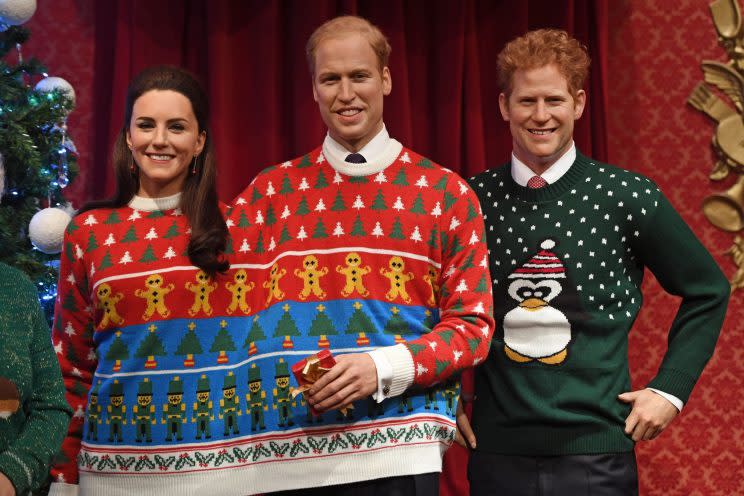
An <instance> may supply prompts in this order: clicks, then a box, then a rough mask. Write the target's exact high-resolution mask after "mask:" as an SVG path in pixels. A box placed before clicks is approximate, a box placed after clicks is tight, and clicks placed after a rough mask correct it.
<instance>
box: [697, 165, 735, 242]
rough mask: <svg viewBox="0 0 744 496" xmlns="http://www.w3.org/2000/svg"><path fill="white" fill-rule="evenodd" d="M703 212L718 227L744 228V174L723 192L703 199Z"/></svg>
mask: <svg viewBox="0 0 744 496" xmlns="http://www.w3.org/2000/svg"><path fill="white" fill-rule="evenodd" d="M703 213H704V214H705V217H706V218H707V219H708V221H709V222H710V223H711V224H713V225H714V226H716V227H717V228H718V229H723V230H724V231H728V232H737V231H741V230H742V229H744V175H740V176H739V179H738V180H737V181H736V182H735V183H734V185H733V186H731V187H730V188H729V189H727V190H726V191H724V192H723V193H714V194H712V195H710V196H708V197H707V198H706V199H705V200H703Z"/></svg>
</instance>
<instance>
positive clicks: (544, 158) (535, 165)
mask: <svg viewBox="0 0 744 496" xmlns="http://www.w3.org/2000/svg"><path fill="white" fill-rule="evenodd" d="M585 102H586V94H585V93H584V90H579V91H578V92H577V93H576V97H575V98H574V97H573V96H572V95H571V93H570V92H569V91H568V83H567V81H566V78H565V77H564V76H563V75H562V74H561V73H560V71H559V70H558V67H557V66H556V65H555V64H549V65H545V66H542V67H538V68H535V69H519V70H517V71H516V72H515V73H514V75H513V76H512V92H511V95H510V96H509V97H508V98H507V96H506V95H505V94H504V93H502V94H500V95H499V109H500V110H501V115H502V117H503V118H504V120H505V121H508V122H509V129H510V131H511V134H512V142H513V145H512V146H513V148H514V154H515V155H516V156H517V158H518V159H519V160H521V161H522V162H524V163H525V164H526V165H527V166H528V167H529V168H530V169H532V171H533V172H535V173H536V174H541V173H543V172H545V171H546V170H547V169H548V168H549V167H550V166H551V165H553V164H554V163H555V161H556V160H558V159H559V158H560V157H561V155H563V154H564V153H565V152H566V151H567V150H568V149H569V148H570V147H571V142H572V141H573V129H574V121H575V120H577V119H578V118H579V117H581V113H582V112H583V111H584V103H585Z"/></svg>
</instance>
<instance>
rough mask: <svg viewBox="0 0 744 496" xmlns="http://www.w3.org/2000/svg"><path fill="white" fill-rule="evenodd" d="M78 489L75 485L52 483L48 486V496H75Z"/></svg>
mask: <svg viewBox="0 0 744 496" xmlns="http://www.w3.org/2000/svg"><path fill="white" fill-rule="evenodd" d="M79 487H80V486H78V485H77V484H67V483H65V482H52V485H51V486H49V496H77V495H78V488H79Z"/></svg>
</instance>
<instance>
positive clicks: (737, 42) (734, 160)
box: [687, 0, 744, 291]
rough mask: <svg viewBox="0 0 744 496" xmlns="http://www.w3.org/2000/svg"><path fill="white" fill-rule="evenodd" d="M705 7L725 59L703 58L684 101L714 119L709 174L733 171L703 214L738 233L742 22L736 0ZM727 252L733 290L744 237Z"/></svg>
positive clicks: (742, 196) (743, 178) (742, 205)
mask: <svg viewBox="0 0 744 496" xmlns="http://www.w3.org/2000/svg"><path fill="white" fill-rule="evenodd" d="M710 12H711V15H712V17H713V24H714V25H715V28H716V32H717V33H718V42H719V44H720V45H721V46H722V47H723V49H724V50H726V54H728V56H729V61H728V62H727V63H725V64H724V63H721V62H718V61H715V60H703V61H702V63H701V64H700V67H701V69H702V70H703V79H704V81H705V82H702V83H699V84H698V85H697V86H696V87H695V88H694V89H693V90H692V93H691V94H690V96H689V97H688V98H687V103H689V104H690V105H691V106H692V107H694V108H695V109H697V110H699V111H701V112H703V113H704V114H705V115H707V116H708V117H710V118H711V119H713V120H714V121H715V122H716V124H717V126H716V130H715V133H714V134H713V139H712V141H711V146H712V148H713V151H714V152H715V155H716V163H715V164H714V165H713V169H712V170H711V172H710V174H709V177H710V178H711V179H712V180H714V181H720V180H722V179H725V178H726V177H727V176H728V175H729V174H730V173H731V172H733V173H735V174H736V175H737V178H736V181H735V182H734V185H733V186H731V187H730V188H729V189H728V190H726V191H723V192H718V193H714V194H712V195H710V196H708V197H707V198H705V200H704V201H703V206H702V208H703V214H705V218H706V219H708V221H709V222H710V223H711V224H713V225H714V226H716V227H717V228H719V229H722V230H724V231H728V232H738V231H740V230H742V229H744V26H743V25H742V18H741V10H740V9H739V4H738V2H737V0H715V1H714V2H713V3H711V4H710ZM711 87H714V88H716V89H717V90H718V91H719V92H720V95H719V94H717V93H714V92H713V91H711ZM726 253H727V254H729V255H731V256H732V258H733V259H734V263H735V264H736V266H737V268H738V269H737V271H736V273H735V274H734V276H733V279H732V280H731V290H732V291H733V290H735V289H737V288H742V287H744V242H742V238H741V237H740V236H736V237H735V238H734V245H733V246H732V247H731V249H729V250H728V251H727V252H726Z"/></svg>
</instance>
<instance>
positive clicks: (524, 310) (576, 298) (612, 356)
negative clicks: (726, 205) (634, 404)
mask: <svg viewBox="0 0 744 496" xmlns="http://www.w3.org/2000/svg"><path fill="white" fill-rule="evenodd" d="M470 183H471V185H472V187H473V189H474V190H475V192H476V194H477V195H478V197H479V199H480V201H481V206H482V208H483V213H484V218H485V220H486V232H487V239H488V247H489V252H490V269H491V277H492V279H493V295H494V314H495V315H494V316H495V317H496V322H497V327H496V333H495V334H494V338H493V342H492V345H491V353H490V355H489V358H488V360H487V361H486V362H485V363H484V364H483V366H482V367H479V368H478V369H477V370H476V389H475V394H476V398H477V399H476V403H475V404H474V408H473V412H474V415H473V424H474V428H475V433H476V436H477V438H478V449H481V450H484V451H489V452H494V453H502V454H514V455H533V456H540V455H567V454H591V453H613V452H624V451H630V450H632V449H633V442H632V440H631V439H630V438H628V437H627V436H626V435H625V434H624V432H623V427H624V422H625V418H626V417H627V415H628V413H629V411H630V407H629V406H628V405H626V404H624V403H621V402H620V401H619V400H618V399H617V395H618V394H620V393H622V392H625V391H630V390H631V389H630V376H629V372H628V332H629V331H630V328H631V326H632V325H633V322H634V320H635V318H636V315H637V314H638V310H639V309H640V307H641V304H642V300H643V297H642V294H641V282H642V279H643V272H644V268H648V269H649V270H651V271H652V272H653V273H654V275H655V276H656V278H657V279H658V280H659V282H660V283H661V285H662V286H663V287H664V289H665V290H666V291H667V292H669V293H671V294H673V295H677V296H680V297H681V298H682V301H681V305H680V307H679V310H678V312H677V316H676V318H675V319H674V323H673V324H672V327H671V329H670V330H669V340H668V349H667V351H666V353H665V355H664V359H663V361H662V363H661V366H660V368H659V370H658V373H657V375H656V377H654V378H653V379H652V380H651V382H650V383H649V384H648V386H649V387H652V388H656V389H659V390H661V391H664V392H666V393H669V394H672V395H674V396H676V397H678V398H680V399H681V400H682V401H687V399H688V397H689V395H690V392H691V391H692V388H693V386H694V384H695V382H696V381H697V379H698V377H699V376H700V373H701V372H702V370H703V367H704V366H705V364H706V362H707V361H708V359H709V358H710V357H711V355H712V353H713V349H714V347H715V343H716V340H717V338H718V333H719V332H720V328H721V325H722V323H723V318H724V315H725V313H726V305H727V303H728V295H729V285H728V282H727V281H726V279H725V277H724V276H723V274H722V273H721V271H720V270H719V268H718V266H717V265H716V263H715V261H714V260H713V258H712V257H711V256H710V254H709V253H708V252H707V250H706V249H705V248H704V247H703V246H702V245H701V244H700V242H699V241H698V240H697V238H696V237H695V235H694V234H693V233H692V231H690V229H689V228H688V227H687V225H686V224H685V223H684V221H683V220H682V219H681V218H680V216H679V215H678V214H677V212H676V211H675V210H674V209H673V208H672V206H671V205H670V204H669V202H668V201H667V199H666V198H665V197H664V196H663V195H662V194H661V192H660V191H659V190H658V188H657V186H656V185H655V184H654V183H653V182H651V181H650V180H649V179H647V178H645V177H643V176H640V175H638V174H634V173H631V172H628V171H625V170H622V169H619V168H616V167H613V166H610V165H606V164H602V163H599V162H597V161H593V160H591V159H588V158H586V157H584V156H582V155H581V154H578V156H577V159H576V161H575V162H574V164H573V165H572V166H571V168H570V169H569V170H568V172H567V173H566V174H565V175H564V176H563V177H562V178H561V179H559V180H558V181H557V182H555V183H554V184H551V185H549V186H547V187H545V188H542V189H539V190H531V189H528V188H525V187H522V186H519V185H518V184H517V183H515V182H514V180H513V179H512V177H511V166H510V164H506V165H504V166H501V167H499V168H497V169H493V170H490V171H486V172H484V173H482V174H480V175H478V176H476V177H475V178H472V179H471V180H470Z"/></svg>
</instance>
